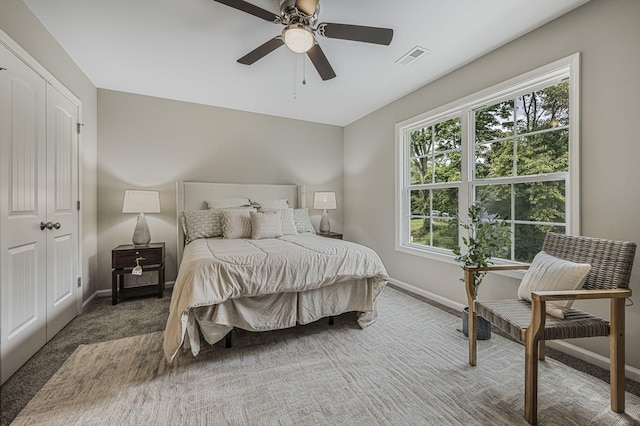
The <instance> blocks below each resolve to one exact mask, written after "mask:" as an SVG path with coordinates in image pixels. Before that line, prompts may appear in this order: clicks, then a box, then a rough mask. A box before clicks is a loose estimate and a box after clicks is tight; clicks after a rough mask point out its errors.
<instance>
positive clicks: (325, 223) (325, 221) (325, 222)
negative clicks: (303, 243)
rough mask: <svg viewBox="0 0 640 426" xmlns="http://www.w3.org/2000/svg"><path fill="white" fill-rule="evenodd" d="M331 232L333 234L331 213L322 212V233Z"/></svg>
mask: <svg viewBox="0 0 640 426" xmlns="http://www.w3.org/2000/svg"><path fill="white" fill-rule="evenodd" d="M329 232H331V224H330V223H329V213H327V210H326V209H325V210H324V211H323V212H322V219H320V233H321V234H328V233H329Z"/></svg>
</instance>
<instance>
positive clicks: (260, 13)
mask: <svg viewBox="0 0 640 426" xmlns="http://www.w3.org/2000/svg"><path fill="white" fill-rule="evenodd" d="M213 1H215V2H218V3H222V4H226V5H227V6H230V7H233V8H234V9H238V10H241V11H243V12H246V13H249V14H251V15H253V16H257V17H258V18H262V19H264V20H265V21H269V22H276V20H277V19H278V18H279V17H278V16H277V15H276V14H275V13H273V12H269V11H268V10H265V9H262V8H261V7H258V6H255V5H253V4H251V3H247V2H246V1H243V0H213Z"/></svg>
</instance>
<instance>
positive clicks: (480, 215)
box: [453, 197, 511, 340]
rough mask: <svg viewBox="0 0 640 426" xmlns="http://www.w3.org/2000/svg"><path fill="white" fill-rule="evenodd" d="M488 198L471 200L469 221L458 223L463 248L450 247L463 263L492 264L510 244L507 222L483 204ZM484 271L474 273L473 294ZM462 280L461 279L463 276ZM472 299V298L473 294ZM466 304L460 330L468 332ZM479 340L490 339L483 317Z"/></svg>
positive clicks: (473, 264)
mask: <svg viewBox="0 0 640 426" xmlns="http://www.w3.org/2000/svg"><path fill="white" fill-rule="evenodd" d="M486 201H487V197H482V198H480V199H479V200H477V201H475V202H473V203H472V204H471V205H470V206H469V209H468V216H469V218H468V222H465V221H463V220H460V219H458V220H459V222H460V225H461V226H462V227H463V228H464V229H465V230H466V231H467V236H463V237H462V242H463V243H464V246H465V247H466V250H465V251H464V253H463V252H462V248H461V247H457V248H455V249H454V250H453V254H455V255H456V258H455V260H456V261H457V262H460V263H462V265H461V266H462V267H463V268H464V267H465V266H478V267H487V266H489V265H492V264H493V262H492V260H491V258H492V257H494V256H496V255H498V254H500V253H501V252H502V251H503V250H504V249H505V247H508V246H509V244H511V229H510V227H509V224H508V223H507V222H505V221H504V220H502V219H500V216H499V215H493V216H492V215H489V214H488V212H487V209H486V207H485V204H486ZM485 275H486V272H476V273H475V274H474V275H473V294H474V296H477V295H478V288H479V287H480V284H481V283H482V280H483V279H484V276H485ZM462 280H463V281H464V278H463V279H462ZM474 298H475V297H474ZM468 309H469V308H468V307H466V308H464V309H463V311H462V331H463V333H464V335H465V336H467V335H468V319H469V318H468V315H469V311H468ZM477 338H478V339H479V340H487V339H490V338H491V323H490V322H488V321H487V320H485V319H484V318H482V317H478V337H477Z"/></svg>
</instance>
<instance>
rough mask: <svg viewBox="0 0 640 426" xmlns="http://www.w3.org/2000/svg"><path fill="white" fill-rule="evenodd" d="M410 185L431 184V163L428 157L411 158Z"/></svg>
mask: <svg viewBox="0 0 640 426" xmlns="http://www.w3.org/2000/svg"><path fill="white" fill-rule="evenodd" d="M409 181H410V182H411V185H418V184H424V183H432V182H433V161H431V158H430V157H422V158H413V159H412V160H411V178H410V180H409Z"/></svg>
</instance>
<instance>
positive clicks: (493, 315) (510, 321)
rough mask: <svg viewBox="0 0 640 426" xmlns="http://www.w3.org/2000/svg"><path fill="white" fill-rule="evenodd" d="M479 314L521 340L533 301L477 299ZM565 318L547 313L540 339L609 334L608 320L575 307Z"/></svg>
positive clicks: (528, 320)
mask: <svg viewBox="0 0 640 426" xmlns="http://www.w3.org/2000/svg"><path fill="white" fill-rule="evenodd" d="M476 313H477V314H478V315H480V316H481V317H483V318H484V319H486V320H487V321H489V322H491V323H492V324H493V325H494V326H496V327H497V328H499V329H500V330H502V331H504V332H506V333H507V334H509V335H510V336H512V337H513V338H515V339H516V340H518V341H522V331H523V330H525V329H527V328H528V327H529V324H531V303H530V302H528V301H526V300H482V301H476ZM564 316H565V317H564V319H560V318H556V317H553V316H551V315H546V319H545V328H544V331H543V333H542V336H541V337H540V340H555V339H573V338H577V337H596V336H608V335H609V322H608V321H605V320H604V319H602V318H598V317H596V316H594V315H591V314H589V313H586V312H583V311H580V310H578V309H575V308H570V309H568V310H567V311H566V312H565V314H564Z"/></svg>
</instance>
